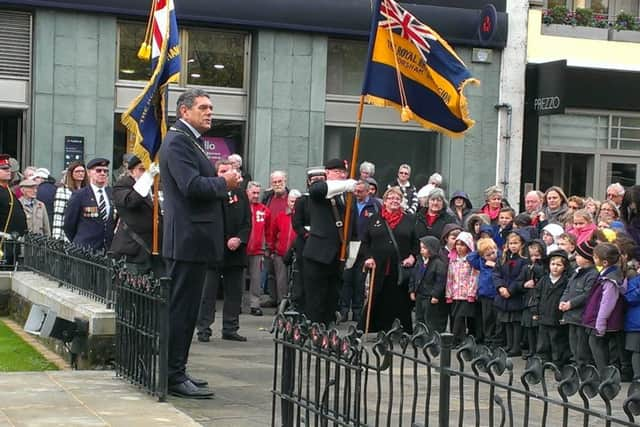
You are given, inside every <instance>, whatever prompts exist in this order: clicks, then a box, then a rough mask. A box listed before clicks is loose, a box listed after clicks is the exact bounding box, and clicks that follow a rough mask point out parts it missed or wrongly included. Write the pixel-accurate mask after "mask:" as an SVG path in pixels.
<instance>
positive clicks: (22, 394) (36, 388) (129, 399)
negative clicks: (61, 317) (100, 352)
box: [0, 371, 199, 427]
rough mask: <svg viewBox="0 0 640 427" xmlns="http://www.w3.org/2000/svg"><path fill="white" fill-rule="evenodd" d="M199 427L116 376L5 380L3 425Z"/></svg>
mask: <svg viewBox="0 0 640 427" xmlns="http://www.w3.org/2000/svg"><path fill="white" fill-rule="evenodd" d="M5 425H7V426H25V427H39V426H123V427H125V426H136V427H138V426H197V425H199V424H198V423H197V422H195V421H194V420H192V419H191V418H190V417H189V416H187V415H185V414H184V413H183V412H181V411H179V410H177V409H176V408H174V407H173V405H171V404H169V403H160V402H158V401H157V399H156V398H154V397H152V396H150V395H148V394H146V393H144V392H141V391H140V390H139V389H137V388H136V387H134V386H132V385H130V384H128V383H126V382H125V381H123V380H121V379H119V378H117V377H116V376H115V374H114V372H113V371H50V372H19V373H5V374H1V375H0V426H5Z"/></svg>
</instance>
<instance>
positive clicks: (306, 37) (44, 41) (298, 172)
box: [0, 0, 526, 204]
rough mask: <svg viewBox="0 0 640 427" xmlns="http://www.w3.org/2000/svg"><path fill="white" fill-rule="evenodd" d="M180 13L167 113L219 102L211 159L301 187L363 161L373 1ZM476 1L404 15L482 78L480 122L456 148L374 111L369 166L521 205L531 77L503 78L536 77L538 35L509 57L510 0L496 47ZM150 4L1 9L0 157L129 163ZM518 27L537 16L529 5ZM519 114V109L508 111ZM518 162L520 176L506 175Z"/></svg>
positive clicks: (474, 107) (502, 6)
mask: <svg viewBox="0 0 640 427" xmlns="http://www.w3.org/2000/svg"><path fill="white" fill-rule="evenodd" d="M175 3H176V12H177V16H178V24H179V27H180V35H181V48H182V61H183V62H182V72H181V77H180V81H179V83H178V84H176V85H172V87H171V89H170V97H169V109H170V114H171V115H175V100H176V99H177V96H178V95H179V93H180V92H181V91H183V90H184V88H185V87H202V88H205V89H206V90H208V91H209V92H210V93H211V94H212V100H213V103H214V118H215V121H214V127H213V129H212V130H211V132H210V133H209V134H207V135H206V136H207V141H208V144H209V145H208V147H207V149H208V150H209V151H210V154H211V156H212V158H215V157H216V156H218V157H219V156H224V155H226V154H229V153H231V152H237V153H240V154H242V155H243V157H244V158H245V163H246V167H247V169H248V170H249V171H250V172H251V174H252V175H253V176H254V177H255V178H256V179H258V180H259V181H262V182H263V183H266V181H267V180H268V176H269V172H270V171H272V170H274V169H284V170H287V171H288V172H289V175H290V182H291V186H293V187H298V188H300V187H302V186H303V185H304V184H303V183H304V173H305V169H306V168H307V167H309V166H314V165H319V164H322V163H323V161H324V160H325V159H327V158H330V157H337V156H338V157H343V158H350V157H351V145H352V140H353V136H354V132H355V121H356V111H357V106H358V98H359V93H360V87H361V84H362V78H363V74H364V65H365V62H366V53H367V37H368V32H369V22H370V13H371V12H370V2H369V1H368V0H322V1H316V2H300V1H297V0H288V1H284V0H282V1H279V2H278V7H268V5H265V3H269V2H268V1H267V2H264V1H258V0H245V1H243V2H228V1H222V0H215V1H210V2H199V1H197V0H175ZM477 3H478V2H476V1H472V0H455V1H445V0H429V1H427V0H422V1H421V0H414V1H413V2H411V4H405V7H406V8H407V9H408V10H409V11H411V12H412V13H414V14H415V15H416V16H417V17H418V18H419V19H421V20H423V21H424V22H425V23H427V24H428V25H431V26H432V27H433V28H434V29H436V30H437V31H439V32H440V34H441V35H442V36H443V37H444V38H446V39H447V40H448V41H449V42H450V43H451V44H452V45H453V46H454V48H455V49H456V50H457V52H458V54H459V55H460V56H461V58H462V59H463V60H464V61H465V63H466V64H467V66H468V67H469V68H470V70H471V73H472V74H473V76H474V77H476V78H478V79H479V80H480V81H481V85H480V86H478V87H474V86H470V87H468V88H467V89H466V91H465V92H466V94H467V96H468V99H469V108H470V111H471V115H472V117H473V118H474V119H475V120H476V125H475V127H474V128H473V129H471V131H469V132H468V133H467V134H466V135H465V136H464V137H463V138H460V139H451V138H448V137H444V136H442V135H440V134H437V133H435V132H430V131H428V130H425V129H423V128H421V127H419V126H417V125H415V124H410V123H409V124H407V123H401V121H400V119H399V114H398V113H397V112H396V111H395V110H392V109H382V108H377V107H371V106H367V107H366V108H365V111H364V119H363V124H362V134H361V141H362V142H361V148H360V157H359V161H364V160H369V161H372V162H374V163H375V164H376V167H377V171H376V178H377V179H378V180H379V182H380V185H381V186H382V185H385V184H386V183H388V182H390V181H391V180H392V179H394V177H395V173H396V171H397V167H398V165H400V164H401V163H409V164H411V165H412V167H413V177H412V180H413V181H414V183H415V184H416V185H421V184H424V183H426V179H427V177H428V176H429V175H430V174H431V173H433V172H435V171H438V172H441V173H442V174H443V176H444V178H445V187H446V189H447V190H448V191H454V190H458V189H464V190H465V191H467V192H468V193H469V194H470V195H471V197H472V199H473V201H474V202H475V203H476V204H479V203H481V202H482V201H483V200H482V192H483V190H484V188H485V187H487V186H489V185H492V184H494V183H496V182H501V181H502V179H501V177H502V176H504V177H506V178H505V179H504V181H506V182H507V184H505V185H510V186H511V187H510V188H513V190H512V194H510V198H512V201H516V202H517V199H518V197H519V190H520V185H519V181H518V178H519V177H518V176H517V175H518V169H519V168H518V167H513V159H514V158H515V159H516V164H517V163H518V162H519V157H520V148H519V147H521V146H522V144H521V143H520V141H518V140H517V138H519V136H518V135H519V134H518V132H520V134H521V130H522V126H521V125H520V124H519V123H521V120H522V119H521V117H522V112H521V111H520V112H518V108H520V110H521V106H522V105H523V103H522V99H523V97H524V92H523V87H524V79H523V75H522V74H520V75H519V76H516V77H515V78H513V77H512V78H511V80H509V79H505V80H504V81H503V79H502V77H501V76H502V75H503V74H505V73H506V72H508V71H509V70H510V69H513V67H514V66H516V64H517V63H519V64H520V65H519V66H520V67H523V60H522V59H518V58H519V55H521V56H522V57H523V58H524V50H523V49H522V43H521V41H522V40H524V38H525V37H524V36H521V38H520V42H519V43H518V46H520V49H518V48H517V47H515V48H513V47H512V48H511V49H510V47H509V45H508V43H507V34H509V37H511V35H512V34H517V26H514V25H513V23H512V22H511V19H512V18H511V16H510V15H509V13H510V12H508V11H507V4H506V3H507V2H506V0H497V1H495V2H494V5H495V8H496V10H497V14H496V16H497V19H496V20H495V30H494V29H492V37H490V38H488V39H483V38H482V37H481V35H480V31H481V30H480V14H481V9H482V6H478V4H477ZM483 6H484V5H483ZM148 7H149V2H148V0H128V1H125V0H109V1H107V0H67V1H65V2H57V1H53V0H51V1H47V0H39V1H32V0H0V49H1V50H2V52H5V51H6V52H11V55H9V56H7V57H5V58H0V149H1V151H3V152H7V153H9V154H11V155H14V156H16V157H17V158H18V159H19V160H20V162H21V164H22V165H23V166H26V165H28V164H36V165H38V166H43V167H49V168H50V169H51V170H52V171H55V172H58V171H61V170H62V169H63V167H64V165H65V164H66V162H68V161H69V160H70V159H71V158H73V156H82V157H83V158H85V159H89V158H91V157H94V156H101V157H106V158H111V159H113V164H114V168H115V167H117V166H118V165H119V164H120V159H121V155H122V154H123V153H124V152H126V150H127V141H128V137H127V133H126V130H125V129H124V127H123V126H122V125H121V124H120V116H121V114H122V113H123V112H124V111H125V110H126V108H127V107H128V105H129V104H130V102H131V101H132V100H133V99H134V98H135V96H136V95H137V94H138V93H139V92H140V91H141V89H142V88H143V86H144V82H145V80H146V79H147V78H148V77H149V74H150V70H149V64H148V63H145V62H142V61H139V60H138V59H137V58H136V52H137V50H138V47H139V44H140V42H141V41H142V39H143V36H144V31H145V22H146V21H145V20H146V15H147V13H148ZM515 15H516V16H517V14H515ZM521 15H522V16H523V19H526V8H525V11H524V12H522V13H521ZM508 24H511V25H508ZM512 27H513V28H512ZM520 28H522V27H520ZM513 31H516V32H515V33H514V32H513ZM522 31H524V30H522ZM9 36H11V37H9ZM3 43H4V45H3ZM505 48H506V49H505ZM5 49H6V50H5ZM503 54H504V55H505V58H506V63H505V61H503ZM520 81H522V83H520ZM506 104H511V105H513V110H511V111H509V112H507V110H506V109H504V108H501V107H500V106H501V105H502V106H504V105H506ZM514 110H515V114H516V116H513V114H514ZM518 114H520V120H518V119H517V115H518ZM514 117H516V119H515V120H514ZM507 123H509V129H507ZM507 132H508V135H512V136H513V135H515V137H516V138H515V139H516V140H514V139H513V138H512V139H511V141H510V142H511V144H510V145H511V147H515V148H513V149H512V150H511V152H510V153H509V152H505V151H504V150H503V149H502V148H501V147H502V145H501V144H503V142H504V141H505V139H504V138H505V135H506V134H507ZM514 153H515V154H514ZM514 155H515V157H514ZM501 156H503V157H501ZM504 156H506V157H504ZM499 165H502V166H499ZM505 165H511V169H510V170H509V171H508V172H507V173H504V166H505ZM509 177H510V178H509Z"/></svg>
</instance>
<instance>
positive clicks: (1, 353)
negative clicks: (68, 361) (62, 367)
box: [0, 320, 58, 372]
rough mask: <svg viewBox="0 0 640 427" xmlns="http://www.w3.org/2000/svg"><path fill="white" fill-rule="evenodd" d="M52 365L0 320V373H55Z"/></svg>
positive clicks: (54, 367) (55, 368)
mask: <svg viewBox="0 0 640 427" xmlns="http://www.w3.org/2000/svg"><path fill="white" fill-rule="evenodd" d="M57 370H58V368H57V367H56V365H54V364H53V363H51V362H49V361H48V360H47V359H45V358H44V357H43V356H42V355H41V354H40V353H38V351H37V350H36V349H34V348H33V347H31V346H30V345H29V344H28V343H26V342H25V341H24V340H23V339H22V338H20V337H19V336H18V335H16V334H15V333H14V332H13V331H12V330H11V329H9V327H8V326H7V325H5V324H4V322H3V321H2V320H0V372H22V371H57Z"/></svg>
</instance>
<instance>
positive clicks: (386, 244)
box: [361, 187, 418, 333]
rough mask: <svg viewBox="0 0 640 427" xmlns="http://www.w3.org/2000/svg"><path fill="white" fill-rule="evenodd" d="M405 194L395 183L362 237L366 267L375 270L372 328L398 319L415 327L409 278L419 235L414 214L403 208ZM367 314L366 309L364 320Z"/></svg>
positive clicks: (408, 327) (381, 328)
mask: <svg viewBox="0 0 640 427" xmlns="http://www.w3.org/2000/svg"><path fill="white" fill-rule="evenodd" d="M402 197H403V195H402V192H401V191H400V190H399V189H398V188H395V187H391V188H390V189H388V190H387V191H386V192H385V193H384V197H383V206H382V209H381V210H380V212H379V213H376V214H374V215H373V216H372V217H371V219H370V220H369V225H368V227H367V230H366V232H365V234H364V236H363V240H362V248H361V250H362V251H363V253H364V257H365V262H364V267H365V268H366V269H370V270H371V269H374V270H375V282H374V284H373V292H372V293H371V294H372V296H373V299H372V309H371V318H370V323H369V331H371V332H375V331H386V330H389V329H390V328H391V326H392V324H393V321H394V320H395V319H399V320H400V323H401V324H402V327H403V328H404V330H405V331H406V332H409V333H411V332H412V331H413V327H412V322H411V300H410V298H409V292H408V291H409V289H408V282H409V276H410V272H411V269H410V267H413V265H414V264H415V262H416V256H417V253H418V238H417V236H416V232H415V227H414V224H415V219H414V217H413V215H410V214H407V213H404V212H403V210H402V207H401V204H402ZM391 235H393V238H392V236H391ZM394 240H395V242H396V243H397V245H396V244H394V243H393V241H394ZM370 291H371V289H370ZM366 314H367V313H366V311H365V316H363V321H362V323H363V324H366ZM361 326H362V325H361ZM363 329H364V328H363Z"/></svg>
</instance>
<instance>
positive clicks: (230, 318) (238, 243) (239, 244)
mask: <svg viewBox="0 0 640 427" xmlns="http://www.w3.org/2000/svg"><path fill="white" fill-rule="evenodd" d="M216 169H217V171H218V175H222V174H224V173H225V172H227V171H228V170H229V169H234V165H233V163H232V161H231V160H219V161H218V162H217V163H216ZM250 231H251V208H250V207H249V201H248V200H247V195H246V194H245V192H244V191H242V190H241V189H240V188H238V189H236V190H230V191H229V192H228V194H227V199H226V200H225V201H224V241H225V248H224V261H223V263H222V264H221V265H210V266H209V269H208V270H207V279H206V281H205V285H204V289H203V290H202V303H201V304H200V313H199V314H198V322H197V323H196V327H197V328H198V341H201V342H208V341H209V340H210V338H211V325H212V324H213V322H214V320H215V314H216V296H217V294H218V288H219V286H220V283H221V282H222V288H223V290H224V305H223V308H222V339H223V340H231V341H246V340H247V338H246V337H244V336H242V335H240V334H238V329H239V328H240V309H241V306H242V290H243V286H242V285H243V279H244V268H245V267H246V266H247V241H248V240H249V233H250Z"/></svg>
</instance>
